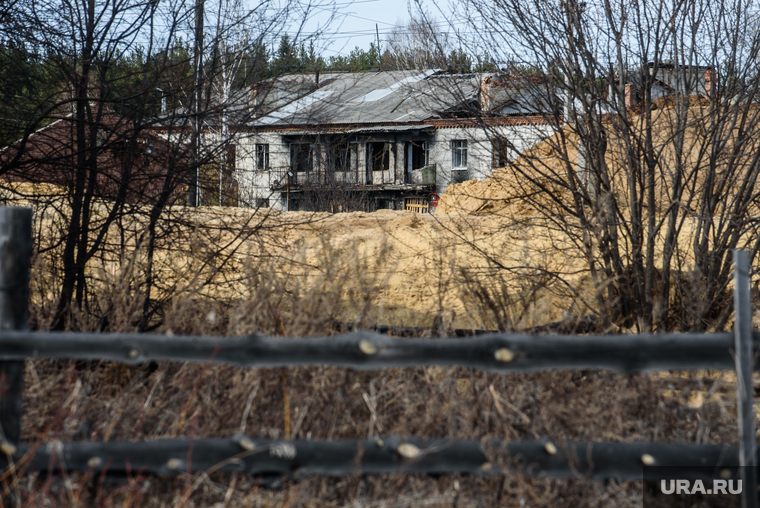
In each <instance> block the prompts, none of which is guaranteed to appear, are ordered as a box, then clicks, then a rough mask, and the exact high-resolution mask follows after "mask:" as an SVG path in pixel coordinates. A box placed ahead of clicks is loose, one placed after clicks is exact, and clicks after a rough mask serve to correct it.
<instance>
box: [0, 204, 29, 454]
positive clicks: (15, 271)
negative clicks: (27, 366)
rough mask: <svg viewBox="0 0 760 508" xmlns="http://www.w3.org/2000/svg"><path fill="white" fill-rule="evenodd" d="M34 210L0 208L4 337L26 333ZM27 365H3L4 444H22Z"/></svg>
mask: <svg viewBox="0 0 760 508" xmlns="http://www.w3.org/2000/svg"><path fill="white" fill-rule="evenodd" d="M31 255H32V210H31V209H30V208H16V207H8V206H4V207H0V333H2V331H3V330H26V328H27V315H28V305H29V302H28V300H29V265H30V262H31ZM23 382H24V362H23V360H21V361H9V362H0V441H7V442H10V443H18V442H19V439H20V434H21V391H22V388H23Z"/></svg>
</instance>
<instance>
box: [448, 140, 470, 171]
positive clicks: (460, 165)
mask: <svg viewBox="0 0 760 508" xmlns="http://www.w3.org/2000/svg"><path fill="white" fill-rule="evenodd" d="M451 167H452V168H455V169H465V168H467V141H465V140H460V139H457V140H454V141H452V142H451Z"/></svg>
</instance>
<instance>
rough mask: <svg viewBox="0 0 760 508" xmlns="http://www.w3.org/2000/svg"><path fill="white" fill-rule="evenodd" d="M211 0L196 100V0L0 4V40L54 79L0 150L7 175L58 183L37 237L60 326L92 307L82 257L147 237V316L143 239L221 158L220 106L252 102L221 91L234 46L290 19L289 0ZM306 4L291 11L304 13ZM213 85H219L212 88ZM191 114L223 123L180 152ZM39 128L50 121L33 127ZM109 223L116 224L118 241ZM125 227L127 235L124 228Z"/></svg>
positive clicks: (148, 311) (232, 69) (150, 246)
mask: <svg viewBox="0 0 760 508" xmlns="http://www.w3.org/2000/svg"><path fill="white" fill-rule="evenodd" d="M222 3H223V4H224V5H222V6H221V7H220V8H219V10H218V12H214V11H211V12H210V13H207V15H208V16H210V17H212V19H213V16H214V15H218V16H219V17H220V20H219V22H218V23H216V27H217V30H216V31H215V32H212V35H211V37H210V38H209V40H207V41H206V46H207V47H210V48H216V49H215V51H216V56H215V60H213V59H212V62H211V65H207V66H205V68H204V73H203V80H202V83H201V84H202V85H203V87H204V88H203V93H202V95H201V99H200V100H201V101H202V103H201V104H197V102H198V98H197V96H196V94H195V85H196V84H197V82H198V81H197V79H194V78H193V74H194V73H193V59H192V56H191V53H190V51H189V48H188V47H187V46H186V45H185V44H184V43H183V42H182V41H183V37H185V36H186V34H188V33H190V29H189V28H190V27H189V25H190V23H191V22H192V20H193V19H194V18H193V14H194V11H195V4H194V3H193V2H190V1H188V2H184V1H180V2H174V3H170V4H165V3H159V2H153V1H143V0H84V1H75V0H42V1H39V2H31V3H30V2H16V3H12V4H10V5H9V6H8V7H7V9H5V10H4V12H3V17H2V19H0V38H2V39H4V40H8V39H13V40H14V41H17V42H18V43H19V44H24V45H26V46H29V47H34V48H36V49H37V51H38V52H39V53H40V55H41V56H40V58H41V59H43V60H44V64H45V65H47V66H49V67H50V69H51V72H53V73H55V74H56V75H57V76H60V78H61V79H60V85H58V86H57V87H56V88H54V89H53V90H52V91H51V92H50V94H49V96H48V97H45V98H43V99H44V101H43V102H41V104H44V108H36V109H35V111H37V114H36V115H35V116H34V117H33V118H31V119H30V120H29V121H28V122H27V124H26V126H25V127H24V128H23V129H21V130H22V132H23V135H22V138H21V139H20V140H19V141H17V142H15V143H13V144H11V145H10V146H8V147H6V148H5V149H4V150H3V153H2V159H1V160H0V177H3V178H4V179H5V180H6V181H12V182H19V181H21V182H32V183H43V182H44V183H49V184H54V185H56V186H58V188H59V189H60V195H59V196H58V197H57V198H55V199H50V200H48V202H47V203H48V205H49V207H50V208H49V209H48V211H47V212H46V216H47V215H50V214H52V215H54V216H55V217H56V218H55V219H54V220H53V221H52V224H54V225H55V226H56V228H57V227H60V229H55V230H50V231H46V236H47V241H46V242H45V243H43V244H40V249H41V252H43V253H47V254H49V255H51V256H53V258H54V261H52V262H51V266H52V267H53V268H54V269H55V270H58V269H60V271H61V275H60V286H59V287H58V286H56V287H55V291H56V292H57V303H56V306H55V311H54V312H53V316H52V317H51V322H52V326H53V327H54V328H58V329H61V328H65V327H66V326H67V324H66V323H67V319H68V316H69V315H70V312H71V311H72V310H82V311H85V312H89V311H92V312H98V311H96V307H97V306H96V305H95V306H93V302H91V301H90V300H89V299H88V281H89V280H90V278H91V277H92V262H93V261H94V260H97V259H98V258H102V257H103V256H104V255H105V254H104V252H105V251H107V250H109V249H110V250H111V252H113V251H112V249H115V248H116V249H117V250H118V248H120V249H121V255H126V256H127V257H129V256H130V255H132V253H133V252H134V250H135V249H137V248H138V246H147V247H146V248H147V257H148V260H147V268H146V271H145V273H143V274H141V278H142V280H141V281H140V282H138V284H137V286H138V287H137V291H138V292H139V293H141V294H142V296H143V298H144V304H145V305H144V307H143V309H142V312H141V317H140V319H139V320H138V321H139V322H140V327H141V328H143V329H144V328H145V326H147V323H148V321H149V319H150V318H151V316H152V315H154V313H155V311H156V308H155V307H154V306H153V303H154V302H153V303H152V301H153V298H154V295H153V294H152V292H151V288H152V287H153V285H154V282H155V281H154V279H153V274H152V263H153V258H152V256H153V251H154V248H155V246H156V242H157V241H159V240H160V239H161V238H164V239H165V240H166V238H167V237H168V236H170V235H171V234H173V233H176V228H173V227H172V226H171V225H170V224H171V223H170V222H167V221H176V220H178V218H181V217H182V215H183V214H184V213H185V212H184V211H183V209H182V208H179V207H174V206H173V205H174V204H177V203H180V202H181V200H180V196H181V195H182V194H183V193H185V194H186V193H187V189H188V187H191V186H192V185H195V183H196V174H197V172H198V171H199V170H200V168H202V167H204V166H207V165H209V164H212V163H216V162H218V161H219V160H220V159H221V161H222V163H226V161H225V156H226V154H227V153H229V152H228V151H227V147H228V146H229V142H230V139H231V137H232V136H233V135H234V133H233V132H230V129H229V128H228V117H229V115H231V114H233V113H232V112H231V111H233V110H234V114H235V115H237V116H236V118H235V120H236V121H237V122H238V123H240V124H244V123H245V122H246V118H247V117H248V118H250V117H251V116H252V115H255V114H256V111H255V108H248V104H247V102H246V101H243V102H242V104H244V106H245V107H240V105H241V101H240V97H239V96H237V95H235V94H232V93H231V92H230V91H231V86H232V83H233V80H234V77H235V74H236V73H237V71H238V69H239V55H241V54H244V53H245V54H248V55H250V54H251V53H252V52H251V51H249V47H248V45H249V44H253V43H254V42H261V41H262V40H264V39H265V38H270V39H272V40H273V39H274V38H276V37H277V34H278V33H279V32H280V31H281V30H282V29H284V28H285V26H286V22H287V18H286V17H285V16H283V15H281V14H282V12H292V7H293V6H294V5H293V3H292V2H288V1H286V2H284V3H282V4H279V5H278V6H275V7H273V6H272V4H270V3H261V4H258V5H254V6H252V8H250V9H248V10H243V9H242V8H241V6H240V5H235V6H233V5H230V4H229V3H225V2H222ZM313 7H314V6H313V5H311V6H307V7H304V8H303V9H299V11H300V12H302V13H303V14H304V15H309V13H310V12H311V11H310V9H311V8H313ZM280 9H281V10H280ZM290 21H291V22H292V21H293V20H292V19H291V20H290ZM212 26H214V25H212ZM270 42H271V41H270ZM220 85H221V86H220ZM215 86H217V87H219V88H218V92H219V93H212V90H213V87H215ZM194 102H195V103H194ZM196 117H200V118H201V120H202V124H203V125H205V126H206V127H204V129H205V131H204V132H209V126H221V132H220V133H218V134H217V135H214V136H211V135H209V136H206V135H204V136H203V139H204V146H203V147H202V148H203V149H202V150H201V151H200V152H199V155H198V156H197V157H196V156H192V157H191V154H190V152H189V148H190V146H191V143H190V141H191V139H190V133H191V125H192V121H193V120H194V119H196ZM219 119H221V121H220V120H219ZM43 126H48V127H47V128H46V129H45V130H44V131H39V132H37V131H38V129H39V128H40V127H43ZM224 173H225V172H224V171H222V172H221V174H224ZM126 224H129V225H126ZM113 228H117V229H120V230H121V231H122V241H121V245H120V246H117V247H114V245H113V244H112V240H113V238H112V232H113ZM125 231H130V234H131V235H133V236H132V239H131V240H129V241H127V240H125V239H124V238H125V233H124V232H125ZM118 257H119V253H118V252H117V253H116V259H118ZM101 311H102V309H101Z"/></svg>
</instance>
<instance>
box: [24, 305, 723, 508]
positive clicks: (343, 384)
mask: <svg viewBox="0 0 760 508" xmlns="http://www.w3.org/2000/svg"><path fill="white" fill-rule="evenodd" d="M257 304H258V305H262V304H263V302H257ZM314 305H316V306H318V307H320V308H322V309H323V310H331V311H334V310H335V309H334V308H333V307H332V306H331V305H332V303H331V302H330V303H327V302H326V301H324V300H323V301H322V303H321V304H320V303H315V304H314ZM172 312H173V314H172V315H171V316H169V318H170V319H169V322H171V323H180V322H182V323H185V324H186V327H187V329H185V330H182V331H183V332H184V331H193V330H194V331H198V332H203V333H214V334H228V333H232V332H234V333H241V332H243V333H244V332H245V331H246V325H245V324H244V323H246V319H247V318H248V316H247V313H246V312H245V308H244V307H240V306H236V307H229V308H228V309H222V308H220V307H218V306H216V307H215V308H214V309H213V312H214V313H215V314H216V316H214V317H213V319H210V318H209V316H210V314H211V311H209V310H208V307H204V308H199V306H198V305H197V304H196V305H195V306H194V305H190V304H187V305H181V304H178V305H177V306H176V307H175V309H174V310H173V311H172ZM174 313H176V314H174ZM241 313H242V314H241ZM311 315H313V314H311ZM211 316H213V314H211ZM306 321H307V318H306V317H304V320H303V322H306ZM259 325H260V323H259ZM272 325H273V326H275V325H274V324H272ZM248 326H250V327H253V325H251V324H249V325H248ZM298 326H302V325H298ZM309 331H310V332H312V333H317V332H318V331H319V330H317V327H316V326H312V327H311V328H310V329H309ZM329 331H330V330H329V329H323V330H322V332H323V333H329ZM196 387H197V391H196ZM365 396H366V398H368V399H369V400H370V401H371V402H372V403H373V405H375V406H376V408H377V412H376V415H375V419H374V425H372V421H373V420H372V418H371V413H370V411H369V408H368V404H367V402H366V401H365ZM286 400H287V407H286V405H285V401H286ZM733 400H734V386H733V383H731V382H730V380H727V379H725V378H723V377H720V376H713V375H711V374H709V373H704V372H703V373H680V374H679V373H674V374H673V375H650V374H646V375H645V374H639V375H621V374H612V373H603V372H593V371H556V372H543V373H532V374H514V375H496V374H489V373H484V372H480V371H476V370H471V369H466V368H455V367H452V368H441V367H429V368H411V369H399V370H385V371H380V372H354V371H350V370H346V369H339V368H332V367H308V368H307V367H298V368H288V369H270V370H264V369H262V370H253V369H241V368H237V367H225V366H213V367H209V368H207V367H206V366H203V365H191V364H178V363H172V362H161V363H158V364H148V365H144V366H141V367H123V366H119V365H115V364H110V363H105V362H79V363H77V362H49V361H44V360H29V361H28V362H27V369H26V390H25V393H24V403H25V412H24V419H23V421H22V428H23V429H24V431H23V433H24V434H23V436H22V437H23V439H24V440H25V441H29V442H37V441H50V440H52V439H59V440H62V441H70V440H75V439H84V440H153V439H161V438H169V437H176V436H195V437H218V436H231V435H233V434H235V433H237V432H240V431H245V432H246V433H249V434H251V435H254V436H262V437H266V438H287V437H290V438H299V439H356V438H367V437H368V436H374V435H414V436H420V437H449V438H466V439H479V438H482V437H485V436H492V437H498V438H502V439H510V440H518V439H534V438H537V437H544V436H548V437H551V438H553V439H555V440H559V441H561V440H565V439H573V440H609V441H634V440H659V441H681V442H698V443H699V442H732V441H734V440H735V436H736V432H737V429H736V424H735V417H734V415H735V406H734V402H733ZM495 401H496V402H498V403H496V402H495ZM286 422H288V423H286ZM286 429H288V431H289V435H288V434H286ZM256 482H257V480H256V479H254V478H250V477H246V476H243V475H232V474H214V475H211V477H206V476H204V475H195V476H193V477H192V478H184V477H179V478H169V479H160V478H150V479H149V480H147V482H143V481H140V482H137V483H135V484H134V485H130V486H125V487H102V488H101V487H99V486H98V484H97V481H95V482H93V481H91V480H89V479H86V478H85V479H83V480H77V478H72V483H71V484H70V485H69V486H68V487H67V486H65V485H62V484H59V485H58V486H56V485H50V484H49V483H46V478H42V477H37V476H35V475H30V476H28V477H26V478H24V480H23V481H22V483H21V489H22V495H23V497H24V498H25V499H26V500H28V501H29V506H66V507H69V506H71V507H74V506H77V507H78V506H111V505H117V506H129V505H131V506H156V507H159V506H178V505H184V506H271V507H286V506H314V507H322V506H336V507H338V506H345V507H349V506H351V507H353V506H378V507H380V506H388V507H391V506H393V507H395V506H436V507H437V506H462V507H463V506H640V503H641V485H640V484H638V483H636V482H626V483H622V484H620V483H617V482H589V481H587V480H584V479H572V480H537V479H530V478H525V477H522V476H519V475H511V476H508V477H495V478H473V477H456V476H446V477H439V478H433V477H424V476H404V475H389V476H386V477H373V478H361V477H349V478H338V479H336V478H310V479H306V480H303V481H299V482H290V481H287V480H286V481H285V483H284V485H283V488H282V489H280V490H269V489H267V488H263V487H260V486H257V483H256ZM82 486H83V487H82ZM180 501H182V502H180ZM130 503H131V504H130Z"/></svg>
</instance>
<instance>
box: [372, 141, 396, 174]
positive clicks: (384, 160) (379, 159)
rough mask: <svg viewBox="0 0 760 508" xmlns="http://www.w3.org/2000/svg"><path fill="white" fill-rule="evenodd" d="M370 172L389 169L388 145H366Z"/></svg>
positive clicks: (389, 154)
mask: <svg viewBox="0 0 760 508" xmlns="http://www.w3.org/2000/svg"><path fill="white" fill-rule="evenodd" d="M367 146H368V150H369V161H370V164H369V166H370V167H371V168H372V171H388V170H389V169H390V167H391V146H390V143H367Z"/></svg>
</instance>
